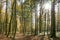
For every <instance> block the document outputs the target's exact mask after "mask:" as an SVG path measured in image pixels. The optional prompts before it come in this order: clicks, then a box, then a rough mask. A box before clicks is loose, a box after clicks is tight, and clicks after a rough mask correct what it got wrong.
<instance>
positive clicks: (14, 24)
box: [13, 0, 17, 39]
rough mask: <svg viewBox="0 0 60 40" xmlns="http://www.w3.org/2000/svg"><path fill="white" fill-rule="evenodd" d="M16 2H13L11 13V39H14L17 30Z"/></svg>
mask: <svg viewBox="0 0 60 40" xmlns="http://www.w3.org/2000/svg"><path fill="white" fill-rule="evenodd" d="M16 1H17V0H14V13H13V28H14V29H13V30H14V32H13V39H14V38H15V34H16V29H17V20H16V13H17V12H16Z"/></svg>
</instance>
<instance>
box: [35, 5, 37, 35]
mask: <svg viewBox="0 0 60 40" xmlns="http://www.w3.org/2000/svg"><path fill="white" fill-rule="evenodd" d="M36 9H37V5H36V4H35V35H38V16H37V10H36Z"/></svg>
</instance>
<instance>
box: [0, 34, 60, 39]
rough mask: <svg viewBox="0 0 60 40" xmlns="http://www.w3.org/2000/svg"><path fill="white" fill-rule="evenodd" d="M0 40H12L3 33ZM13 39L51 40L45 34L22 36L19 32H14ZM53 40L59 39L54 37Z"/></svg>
mask: <svg viewBox="0 0 60 40" xmlns="http://www.w3.org/2000/svg"><path fill="white" fill-rule="evenodd" d="M0 40H12V39H11V38H6V36H5V35H0ZM15 40H53V39H52V38H49V37H48V36H47V35H46V36H33V35H27V36H23V35H21V34H16V37H15ZM54 40H60V38H55V39H54Z"/></svg>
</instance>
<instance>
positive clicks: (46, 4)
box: [43, 1, 51, 10]
mask: <svg viewBox="0 0 60 40" xmlns="http://www.w3.org/2000/svg"><path fill="white" fill-rule="evenodd" d="M43 8H44V9H49V10H51V2H50V1H49V2H47V3H45V4H44V5H43Z"/></svg>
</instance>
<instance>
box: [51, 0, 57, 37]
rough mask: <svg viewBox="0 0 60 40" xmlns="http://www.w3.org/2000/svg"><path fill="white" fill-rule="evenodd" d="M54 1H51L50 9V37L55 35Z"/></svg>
mask: <svg viewBox="0 0 60 40" xmlns="http://www.w3.org/2000/svg"><path fill="white" fill-rule="evenodd" d="M55 1H56V0H53V2H52V9H51V37H56V30H55V29H56V26H55Z"/></svg>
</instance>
